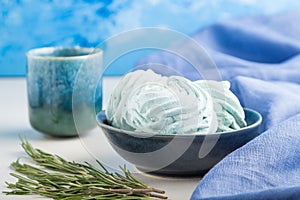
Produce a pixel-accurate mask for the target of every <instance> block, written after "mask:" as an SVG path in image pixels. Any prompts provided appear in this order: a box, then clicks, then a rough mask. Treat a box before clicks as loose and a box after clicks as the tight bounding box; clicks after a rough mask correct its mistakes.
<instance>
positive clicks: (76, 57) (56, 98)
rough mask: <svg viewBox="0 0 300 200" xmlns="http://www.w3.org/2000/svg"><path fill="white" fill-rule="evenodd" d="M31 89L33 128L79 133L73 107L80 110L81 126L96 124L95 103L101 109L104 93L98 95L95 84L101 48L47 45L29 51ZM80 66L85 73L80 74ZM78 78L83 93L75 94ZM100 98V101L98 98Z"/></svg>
mask: <svg viewBox="0 0 300 200" xmlns="http://www.w3.org/2000/svg"><path fill="white" fill-rule="evenodd" d="M26 56H27V92H28V103H29V106H28V107H29V119H30V124H31V125H32V127H33V128H35V129H36V130H38V131H39V132H42V133H45V134H49V135H52V136H60V137H68V136H76V135H77V134H78V133H77V130H76V125H75V122H74V119H73V109H74V107H73V106H75V107H76V109H78V110H80V111H81V112H80V113H81V114H80V116H79V118H80V119H82V120H79V121H80V123H82V124H81V127H84V129H86V130H87V131H88V130H90V129H92V128H94V123H90V122H93V121H94V116H95V111H94V110H95V105H97V108H96V110H97V111H100V110H101V104H102V94H101V91H100V92H98V94H97V96H96V99H94V92H95V91H93V90H92V89H89V88H93V87H91V85H93V84H95V83H96V82H97V80H98V79H99V77H96V76H94V74H93V71H95V70H96V68H98V67H102V51H101V50H100V49H97V48H81V47H70V48H69V47H47V48H38V49H32V50H30V51H29V52H28V53H27V55H26ZM79 70H82V73H81V74H83V76H81V77H77V74H78V72H79ZM75 80H76V81H77V82H78V84H77V85H80V87H81V88H80V95H76V96H75V97H74V96H73V89H74V88H73V87H74V84H75ZM95 101H96V102H95Z"/></svg>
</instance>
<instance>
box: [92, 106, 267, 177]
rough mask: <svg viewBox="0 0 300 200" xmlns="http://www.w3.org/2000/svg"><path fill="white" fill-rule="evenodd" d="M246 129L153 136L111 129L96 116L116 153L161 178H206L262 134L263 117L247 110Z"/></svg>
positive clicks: (99, 114)
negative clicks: (218, 165) (196, 176)
mask: <svg viewBox="0 0 300 200" xmlns="http://www.w3.org/2000/svg"><path fill="white" fill-rule="evenodd" d="M244 111H245V115H246V118H245V120H246V122H247V124H248V125H247V127H244V128H242V129H240V130H236V131H230V132H223V133H217V134H212V135H200V134H191V135H187V134H184V135H175V134H169V135H165V134H151V133H138V132H133V131H126V130H121V129H118V128H115V127H113V126H111V125H110V124H109V123H108V121H107V119H106V116H105V112H104V111H101V112H100V113H98V115H97V122H98V125H99V126H100V127H101V128H102V130H103V132H104V134H105V135H106V137H107V138H108V140H109V142H110V144H111V145H112V147H113V148H114V149H115V151H116V152H117V153H118V154H119V155H120V156H122V157H123V158H124V159H125V160H127V161H128V162H130V163H132V164H134V165H135V166H136V167H137V168H138V169H139V170H141V171H143V172H148V173H155V174H160V175H173V176H174V175H176V176H187V175H204V174H205V173H206V172H207V171H208V170H209V169H211V168H212V167H213V166H214V165H215V164H217V163H218V162H219V161H220V160H222V159H223V158H224V157H225V156H226V155H228V154H229V153H231V152H232V151H234V150H235V149H237V148H239V147H241V146H243V145H244V144H246V143H247V142H249V141H250V140H252V139H253V138H255V137H256V136H258V135H259V134H260V124H261V122H262V117H261V115H260V114H259V113H258V112H256V111H254V110H251V109H244Z"/></svg>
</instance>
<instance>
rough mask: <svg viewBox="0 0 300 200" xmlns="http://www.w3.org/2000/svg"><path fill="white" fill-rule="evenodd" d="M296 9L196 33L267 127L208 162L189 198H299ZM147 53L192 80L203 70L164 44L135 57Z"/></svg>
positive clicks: (299, 47) (299, 54)
mask: <svg viewBox="0 0 300 200" xmlns="http://www.w3.org/2000/svg"><path fill="white" fill-rule="evenodd" d="M298 13H300V12H299V11H295V12H288V13H282V14H276V15H272V16H259V17H249V18H244V19H237V20H231V21H227V22H222V23H219V24H215V25H212V26H210V27H207V28H206V29H203V30H200V31H199V32H197V33H196V34H195V35H193V39H195V40H196V41H197V42H198V43H199V44H200V45H202V46H203V47H205V49H206V50H207V52H208V54H209V55H210V56H211V58H212V59H213V61H214V62H215V63H216V65H217V67H218V70H219V72H220V74H221V76H222V79H223V80H229V81H230V82H231V90H232V91H233V92H234V93H235V94H236V95H237V97H238V98H239V99H240V101H241V104H242V105H243V106H244V107H248V108H252V109H255V110H257V111H259V112H260V113H261V114H262V115H263V125H262V126H263V130H265V132H264V133H262V134H261V135H260V136H258V137H257V138H256V139H254V140H253V141H251V142H249V143H248V144H246V145H245V146H243V147H241V148H240V149H238V150H236V151H235V152H233V153H232V154H230V155H229V156H227V157H225V158H224V159H223V160H222V161H221V162H220V163H219V164H217V165H216V166H215V167H214V168H212V169H211V170H210V171H209V172H208V173H207V174H206V175H205V176H204V178H203V180H202V181H201V182H200V183H199V185H198V186H197V188H196V189H195V191H194V193H193V195H192V197H191V199H192V200H198V199H300V148H299V147H300V114H299V113H300V22H299V20H298V19H300V14H298ZM184 48H186V49H189V44H186V45H185V47H184ZM191 53H192V51H191ZM149 61H150V62H152V63H160V64H165V65H168V66H172V67H174V68H175V69H176V70H177V71H179V72H181V73H182V74H183V75H184V76H186V77H188V78H190V79H191V80H195V79H199V78H201V77H199V75H198V73H196V71H195V69H194V68H193V67H192V66H191V65H189V64H188V63H187V62H186V61H184V60H183V59H181V58H180V57H178V56H174V55H172V54H170V53H168V52H163V53H159V54H153V55H151V56H149V57H146V58H144V59H143V60H141V61H140V62H139V63H138V64H143V63H148V62H149Z"/></svg>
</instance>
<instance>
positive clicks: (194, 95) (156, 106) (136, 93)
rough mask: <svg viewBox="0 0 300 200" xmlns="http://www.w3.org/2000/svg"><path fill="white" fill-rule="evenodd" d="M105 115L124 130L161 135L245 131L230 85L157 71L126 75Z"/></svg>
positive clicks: (114, 91) (116, 89)
mask: <svg viewBox="0 0 300 200" xmlns="http://www.w3.org/2000/svg"><path fill="white" fill-rule="evenodd" d="M106 116H107V119H108V121H109V123H110V124H111V125H112V126H114V127H116V128H119V129H123V130H129V131H135V132H146V133H159V134H195V133H197V134H214V133H220V132H227V131H232V130H238V129H240V128H242V127H245V126H246V125H247V124H246V121H245V113H244V110H243V108H242V106H241V104H240V102H239V100H238V98H237V97H236V96H235V95H234V94H233V93H232V92H231V91H230V83H229V82H228V81H213V80H197V81H190V80H188V79H186V78H184V77H181V76H169V77H168V76H162V75H160V74H156V73H155V72H153V71H152V70H146V71H144V70H137V71H134V72H130V73H128V74H126V75H125V76H124V77H123V79H122V80H121V81H120V82H119V83H118V85H117V86H116V88H115V89H114V90H113V93H112V94H111V96H110V99H109V102H108V107H107V110H106Z"/></svg>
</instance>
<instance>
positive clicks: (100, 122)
mask: <svg viewBox="0 0 300 200" xmlns="http://www.w3.org/2000/svg"><path fill="white" fill-rule="evenodd" d="M243 110H244V111H247V112H252V113H254V114H255V115H257V116H258V120H257V121H255V122H254V123H253V124H251V125H249V126H248V125H247V126H245V127H243V128H240V129H238V130H232V131H226V132H218V133H213V134H203V133H197V132H196V133H188V134H174V133H172V134H161V133H147V132H140V131H139V132H136V131H129V130H124V129H120V128H116V127H113V126H111V125H108V124H105V123H103V122H102V120H99V119H100V117H99V116H100V115H102V116H103V113H104V116H105V119H107V118H106V114H105V110H101V111H100V112H98V113H97V115H96V121H97V124H98V126H100V127H101V128H102V127H103V128H106V129H110V130H113V131H116V132H122V133H126V134H128V135H132V136H137V137H171V136H172V137H189V136H194V137H195V136H203V137H205V136H222V135H229V134H234V133H237V132H240V131H243V130H246V129H251V128H254V127H256V126H259V125H260V124H261V122H262V115H261V114H260V113H259V112H258V111H256V110H253V109H250V108H243Z"/></svg>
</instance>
